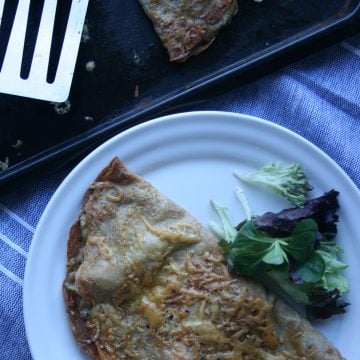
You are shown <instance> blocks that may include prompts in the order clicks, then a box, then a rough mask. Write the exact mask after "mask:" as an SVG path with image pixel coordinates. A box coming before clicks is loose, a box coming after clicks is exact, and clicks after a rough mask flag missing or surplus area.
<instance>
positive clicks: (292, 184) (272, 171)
mask: <svg viewBox="0 0 360 360" xmlns="http://www.w3.org/2000/svg"><path fill="white" fill-rule="evenodd" d="M234 174H235V176H236V177H238V178H239V179H240V180H242V181H245V182H248V183H253V184H261V185H264V186H266V187H268V188H270V189H272V190H274V191H275V192H276V193H277V194H279V195H280V196H282V197H283V198H285V199H287V200H288V201H290V203H291V204H293V205H295V206H297V207H302V206H303V204H304V202H305V199H306V196H307V193H308V191H310V190H312V186H311V185H310V184H309V182H308V180H307V178H306V176H305V174H304V172H303V170H302V169H301V167H300V165H299V164H297V163H294V164H291V165H289V166H288V167H286V166H283V165H282V164H280V163H272V164H270V165H265V166H263V167H261V168H259V169H258V170H257V171H255V172H254V173H250V174H244V173H241V172H239V171H236V172H235V173H234Z"/></svg>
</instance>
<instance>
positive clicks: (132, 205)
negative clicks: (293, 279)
mask: <svg viewBox="0 0 360 360" xmlns="http://www.w3.org/2000/svg"><path fill="white" fill-rule="evenodd" d="M67 256H68V263H67V277H66V279H65V281H64V284H63V294H64V300H65V304H66V307H67V311H68V315H69V321H70V325H71V328H72V331H73V333H74V336H75V338H76V339H77V341H78V343H79V345H80V346H81V348H82V349H83V350H84V351H86V352H87V353H88V354H89V355H90V356H91V358H93V359H104V360H118V359H154V360H170V359H171V360H172V359H179V360H180V359H181V360H186V359H189V360H190V359H191V360H193V359H194V360H196V359H204V360H205V359H208V360H210V359H217V358H220V359H240V360H241V359H244V360H245V359H246V360H252V359H254V360H260V359H269V360H286V359H290V358H291V359H294V360H305V359H306V360H308V359H309V360H320V359H321V360H323V359H324V360H332V359H334V360H335V359H342V357H341V355H340V354H339V352H338V351H337V350H336V349H335V348H334V347H333V346H332V345H331V344H330V343H329V342H328V341H327V340H326V339H325V338H324V337H323V336H322V335H321V334H319V333H318V332H317V331H316V330H315V329H314V328H313V327H312V326H311V324H310V323H309V322H307V321H306V320H305V319H303V318H302V317H301V316H300V315H299V314H298V313H297V312H295V311H294V310H293V309H291V308H290V307H289V306H288V305H286V304H285V303H284V302H283V301H281V300H280V299H276V298H275V297H274V296H273V295H272V294H268V293H266V292H265V291H264V289H263V288H262V286H260V285H259V284H257V283H255V282H253V281H250V280H247V279H244V278H233V277H232V276H231V275H230V274H229V273H228V270H227V267H226V264H225V260H224V258H223V256H222V254H221V251H220V249H219V247H218V245H217V242H216V240H215V239H214V238H213V237H212V236H211V235H210V234H209V233H208V232H207V231H206V230H205V229H204V228H203V227H202V226H201V225H200V224H198V223H197V222H196V220H195V219H193V218H192V217H191V216H190V215H189V214H188V213H187V212H186V211H185V210H183V209H181V208H179V207H178V206H177V205H176V204H174V203H173V202H171V201H170V200H169V199H167V198H166V197H164V196H163V195H161V194H160V193H159V192H158V191H157V190H156V189H154V188H153V187H151V185H150V184H148V183H146V182H145V181H144V180H142V179H141V178H139V177H138V176H136V175H134V174H133V173H131V172H129V171H128V170H127V169H126V167H125V166H124V164H123V163H122V162H121V161H120V160H119V159H118V158H115V159H113V160H112V161H111V163H110V164H109V165H108V166H107V167H106V168H105V169H104V170H103V171H102V172H101V173H100V174H99V176H98V177H97V178H96V180H95V182H94V183H93V184H92V185H91V186H90V187H89V189H88V190H87V192H86V195H85V198H84V206H83V209H82V211H81V214H80V218H79V220H78V221H76V223H75V224H74V225H73V226H72V228H71V230H70V234H69V240H68V252H67Z"/></svg>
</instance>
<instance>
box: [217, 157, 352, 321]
mask: <svg viewBox="0 0 360 360" xmlns="http://www.w3.org/2000/svg"><path fill="white" fill-rule="evenodd" d="M235 175H236V176H237V177H238V178H240V179H242V180H245V181H247V182H251V183H254V184H255V183H256V184H261V185H265V186H267V187H269V188H270V189H273V190H274V191H275V192H276V193H278V194H280V195H281V196H283V197H284V198H286V199H287V200H289V201H290V202H291V203H292V204H293V205H295V207H292V208H288V209H284V210H282V211H280V212H278V213H272V212H268V213H265V214H263V215H261V216H252V215H251V210H250V206H249V204H248V202H247V199H246V197H245V194H244V192H243V191H242V190H241V189H240V188H239V187H237V188H236V189H235V192H236V194H237V196H238V198H239V200H240V202H241V204H242V205H243V208H244V211H245V214H246V219H245V220H244V221H243V222H241V223H240V224H239V225H237V226H233V225H232V224H231V223H230V221H229V218H228V215H227V210H226V208H224V207H222V206H220V205H219V204H217V203H216V202H214V201H212V205H213V207H214V209H215V210H216V212H217V214H218V215H219V218H220V222H221V224H220V225H218V224H217V223H215V222H214V221H212V222H210V227H211V228H212V230H213V231H214V233H215V234H216V235H217V236H218V238H219V244H220V246H221V247H222V249H223V251H224V255H225V258H226V260H227V263H228V266H229V269H230V271H231V272H232V273H234V274H235V275H242V276H249V277H254V278H257V279H259V280H260V281H262V282H265V283H266V282H267V281H266V280H267V279H269V278H270V279H272V280H273V281H275V282H276V283H277V284H278V285H279V286H280V287H281V288H282V290H283V291H285V292H286V293H287V294H288V295H289V296H290V297H291V298H292V299H293V300H295V301H296V302H297V303H299V304H302V305H305V308H306V312H307V316H308V317H309V318H322V319H326V318H329V317H331V316H332V315H335V314H341V313H344V312H345V308H346V307H347V306H348V305H349V304H348V303H346V302H345V301H344V300H343V299H342V295H343V294H345V293H347V292H348V291H349V285H348V282H347V280H346V278H345V277H344V276H343V275H342V274H341V271H342V270H344V269H345V268H347V265H346V264H344V263H343V262H341V261H340V260H339V255H341V254H342V252H343V250H342V249H341V247H340V246H339V245H337V244H336V242H335V236H336V234H337V226H336V222H337V221H338V215H337V213H336V211H337V210H338V209H339V203H338V200H337V197H338V194H339V193H338V192H337V191H335V190H330V191H328V192H326V193H325V194H324V195H322V196H320V197H317V198H315V199H312V200H307V201H306V198H307V195H308V192H309V191H310V190H311V189H312V187H311V186H310V184H309V182H308V180H307V177H306V176H305V174H304V172H303V170H302V169H301V167H300V166H299V164H292V165H290V166H288V167H285V166H283V165H281V164H279V163H274V164H270V165H266V166H264V167H262V168H260V169H258V170H257V171H256V172H255V173H253V174H250V175H245V174H241V173H239V172H236V173H235Z"/></svg>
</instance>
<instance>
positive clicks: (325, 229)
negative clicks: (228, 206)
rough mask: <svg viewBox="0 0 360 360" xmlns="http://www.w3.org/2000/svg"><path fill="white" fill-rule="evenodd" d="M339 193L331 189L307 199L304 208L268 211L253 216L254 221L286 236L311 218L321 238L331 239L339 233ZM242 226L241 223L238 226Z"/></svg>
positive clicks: (279, 235)
mask: <svg viewBox="0 0 360 360" xmlns="http://www.w3.org/2000/svg"><path fill="white" fill-rule="evenodd" d="M338 195H339V193H338V192H337V191H336V190H330V191H328V192H326V193H325V194H324V195H322V196H319V197H317V198H314V199H311V200H309V201H306V202H305V203H304V207H302V208H289V209H284V210H282V211H280V212H278V213H273V212H267V213H265V214H263V215H260V216H255V217H253V221H254V223H255V225H256V227H257V228H258V229H260V230H262V231H264V232H266V233H267V234H270V235H271V236H278V237H284V236H289V234H291V232H292V231H293V229H294V228H295V226H296V224H297V223H298V222H299V221H301V220H303V219H308V218H311V219H313V220H315V222H316V224H317V226H318V229H319V232H320V233H321V235H320V238H322V237H325V238H326V239H327V240H330V239H333V238H334V237H335V236H336V234H337V226H336V223H337V222H338V219H339V217H338V215H337V213H336V211H337V210H338V209H339V203H338V200H337V197H338ZM240 226H241V224H240V225H238V226H237V227H236V228H237V229H238V228H239V227H240Z"/></svg>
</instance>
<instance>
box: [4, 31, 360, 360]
mask: <svg viewBox="0 0 360 360" xmlns="http://www.w3.org/2000/svg"><path fill="white" fill-rule="evenodd" d="M200 109H201V110H225V111H233V112H238V113H245V114H250V115H254V116H258V117H261V118H264V119H267V120H269V121H272V122H274V123H277V124H280V125H282V126H284V127H286V128H288V129H290V130H292V131H294V132H296V133H298V134H300V135H302V136H303V137H305V138H306V139H308V140H310V141H311V142H312V143H314V144H315V145H317V146H318V147H319V148H321V149H322V150H323V151H325V152H326V153H327V154H328V155H329V156H330V157H331V158H333V159H334V160H335V161H336V162H337V163H338V164H339V165H340V166H341V167H342V168H343V169H344V170H345V172H346V173H347V174H348V175H349V176H350V178H351V179H352V180H353V181H354V183H355V184H356V185H357V186H358V187H360V155H359V154H360V146H359V145H360V36H355V37H352V38H350V39H347V40H346V41H344V42H342V43H340V44H338V45H336V46H333V47H331V48H329V49H326V50H324V51H322V52H320V53H317V54H315V55H313V56H310V57H307V58H306V59H303V60H302V61H299V62H297V63H295V64H293V65H291V66H288V67H286V68H284V69H282V70H280V71H277V72H275V73H272V74H271V75H268V76H266V77H264V78H262V79H259V80H257V81H255V82H252V83H250V84H247V85H246V86H242V87H239V88H238V89H236V90H232V91H231V92H229V93H226V94H224V95H222V96H220V97H218V98H215V99H211V100H209V102H207V103H206V104H203V105H201V107H197V108H194V109H193V110H200ZM70 170H71V169H66V170H62V171H61V172H58V173H53V174H51V176H49V175H48V174H47V175H46V176H45V175H43V177H41V176H40V175H39V177H38V178H37V179H34V181H33V182H32V183H30V184H29V183H27V184H26V185H23V187H21V188H19V189H17V190H16V191H14V192H13V193H7V194H1V193H0V334H1V336H0V358H1V359H16V360H20V359H21V360H22V359H31V355H30V351H29V347H28V344H27V341H26V334H25V329H24V321H23V315H22V285H23V278H24V269H25V264H26V258H27V252H28V250H29V246H30V244H31V239H32V235H33V233H34V230H35V228H36V225H37V223H38V221H39V218H40V217H41V214H42V212H43V210H44V208H45V206H46V204H47V203H48V201H49V199H50V197H51V196H52V194H53V193H54V191H55V189H56V188H57V186H58V185H59V184H60V182H61V181H62V180H63V178H64V177H65V176H66V174H67V173H68V172H69V171H70Z"/></svg>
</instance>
